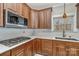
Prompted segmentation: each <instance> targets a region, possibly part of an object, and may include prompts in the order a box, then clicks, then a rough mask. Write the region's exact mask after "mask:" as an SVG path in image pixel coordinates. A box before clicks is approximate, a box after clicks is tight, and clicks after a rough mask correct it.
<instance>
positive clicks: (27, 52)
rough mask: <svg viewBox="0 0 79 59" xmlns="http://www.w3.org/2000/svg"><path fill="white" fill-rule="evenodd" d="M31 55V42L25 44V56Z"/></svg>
mask: <svg viewBox="0 0 79 59" xmlns="http://www.w3.org/2000/svg"><path fill="white" fill-rule="evenodd" d="M32 55H33V41H29V42H27V43H26V44H25V56H32Z"/></svg>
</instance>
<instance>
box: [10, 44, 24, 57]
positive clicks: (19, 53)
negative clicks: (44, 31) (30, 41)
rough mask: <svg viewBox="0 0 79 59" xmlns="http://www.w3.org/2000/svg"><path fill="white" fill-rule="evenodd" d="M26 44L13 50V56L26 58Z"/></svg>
mask: <svg viewBox="0 0 79 59" xmlns="http://www.w3.org/2000/svg"><path fill="white" fill-rule="evenodd" d="M24 48H25V47H24V44H23V45H21V46H18V47H16V48H14V49H12V50H11V56H24Z"/></svg>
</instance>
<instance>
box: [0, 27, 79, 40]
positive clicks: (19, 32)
mask: <svg viewBox="0 0 79 59" xmlns="http://www.w3.org/2000/svg"><path fill="white" fill-rule="evenodd" d="M20 36H44V37H45V36H46V37H62V32H53V31H51V30H50V29H16V28H0V41H1V40H6V39H10V38H15V37H20ZM66 36H67V37H69V36H71V37H74V38H79V32H72V33H71V32H66Z"/></svg>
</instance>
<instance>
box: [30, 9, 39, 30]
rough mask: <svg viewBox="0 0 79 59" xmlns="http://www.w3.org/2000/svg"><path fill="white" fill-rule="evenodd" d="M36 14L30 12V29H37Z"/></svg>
mask: <svg viewBox="0 0 79 59" xmlns="http://www.w3.org/2000/svg"><path fill="white" fill-rule="evenodd" d="M38 19H39V18H38V12H37V11H35V10H31V27H32V28H35V29H37V28H38Z"/></svg>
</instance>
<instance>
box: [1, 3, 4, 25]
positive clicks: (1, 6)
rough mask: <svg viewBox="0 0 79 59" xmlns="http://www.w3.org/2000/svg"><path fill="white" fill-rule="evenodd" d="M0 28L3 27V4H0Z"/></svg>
mask: <svg viewBox="0 0 79 59" xmlns="http://www.w3.org/2000/svg"><path fill="white" fill-rule="evenodd" d="M0 26H4V24H3V3H0Z"/></svg>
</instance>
